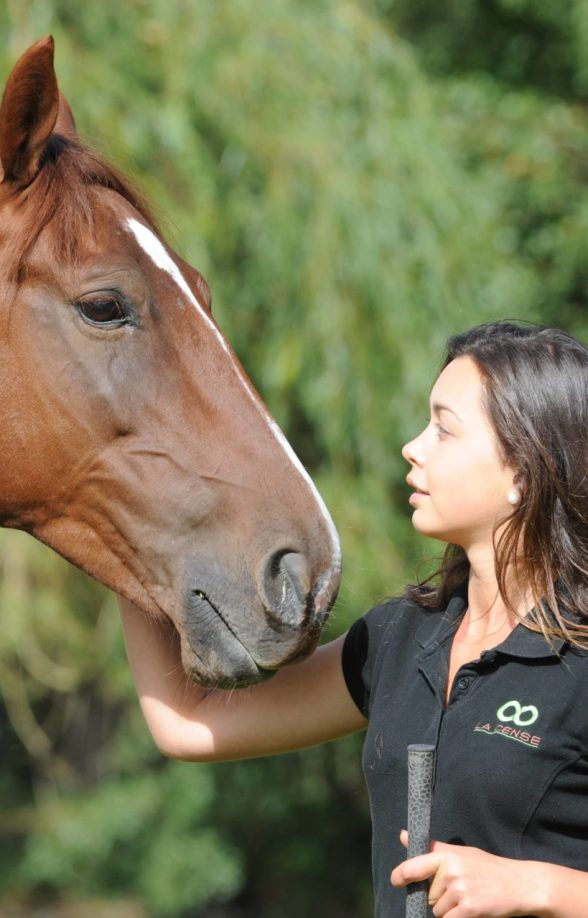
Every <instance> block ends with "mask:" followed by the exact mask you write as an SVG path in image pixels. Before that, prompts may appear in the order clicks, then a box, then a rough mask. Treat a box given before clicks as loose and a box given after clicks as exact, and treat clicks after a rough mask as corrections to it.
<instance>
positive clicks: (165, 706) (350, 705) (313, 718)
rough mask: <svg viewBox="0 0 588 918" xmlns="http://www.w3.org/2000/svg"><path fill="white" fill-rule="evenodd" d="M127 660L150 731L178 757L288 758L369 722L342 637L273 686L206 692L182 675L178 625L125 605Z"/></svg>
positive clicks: (286, 671)
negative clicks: (344, 661) (345, 668)
mask: <svg viewBox="0 0 588 918" xmlns="http://www.w3.org/2000/svg"><path fill="white" fill-rule="evenodd" d="M119 605H120V610H121V615H122V621H123V628H124V634H125V643H126V647H127V654H128V657H129V662H130V665H131V670H132V673H133V676H134V679H135V684H136V687H137V693H138V695H139V701H140V703H141V708H142V710H143V715H144V717H145V720H146V721H147V726H148V727H149V730H150V731H151V734H152V736H153V739H154V740H155V743H156V744H157V746H158V747H159V749H160V750H161V751H162V752H163V753H164V755H168V756H170V757H172V758H178V759H187V760H189V761H194V762H196V761H198V762H204V761H218V760H227V759H241V758H250V757H252V756H258V755H269V754H271V753H277V752H288V751H290V750H292V749H299V748H302V747H304V746H313V745H316V744H317V743H322V742H326V741H328V740H333V739H336V738H337V737H339V736H344V735H345V734H347V733H354V732H355V731H357V730H361V729H362V728H363V727H365V725H366V720H365V718H364V717H363V715H362V714H361V712H360V711H359V710H358V709H357V707H356V705H355V703H354V702H353V700H352V699H351V697H350V695H349V692H348V691H347V687H346V685H345V681H344V679H343V673H342V669H341V649H342V646H343V638H339V639H338V640H336V641H333V642H332V643H330V644H326V645H324V646H323V647H319V648H318V649H317V650H316V651H315V652H314V653H313V654H312V655H311V656H310V657H308V658H307V659H306V660H304V661H303V662H302V663H297V664H296V665H294V666H288V667H285V668H284V669H282V670H280V671H279V672H278V673H276V675H275V676H274V677H273V678H272V679H270V680H269V681H268V682H263V683H260V684H259V685H254V686H250V687H248V688H245V689H239V690H235V691H230V692H229V691H222V690H219V689H215V690H208V689H203V688H201V687H199V686H197V685H194V684H193V683H191V682H190V681H189V680H188V679H187V678H186V676H185V675H184V672H183V670H182V664H181V660H180V647H179V640H178V637H177V634H176V631H175V630H174V628H173V627H172V626H171V625H168V624H162V623H159V622H156V621H153V620H152V619H149V618H148V617H147V616H146V615H145V614H144V613H143V612H141V611H140V610H139V609H137V608H136V607H135V606H133V605H132V604H131V603H129V602H128V601H127V600H124V599H120V598H119Z"/></svg>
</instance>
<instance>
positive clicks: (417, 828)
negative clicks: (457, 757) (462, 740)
mask: <svg viewBox="0 0 588 918" xmlns="http://www.w3.org/2000/svg"><path fill="white" fill-rule="evenodd" d="M434 765H435V747H434V746H425V745H414V746H409V747H408V824H407V829H408V853H407V857H416V856H417V855H419V854H426V853H427V851H428V850H429V841H430V838H429V833H430V829H431V800H432V797H433V769H434ZM428 886H429V884H428V882H427V881H426V880H425V881H424V882H422V883H411V884H410V886H407V888H406V918H426V916H427V914H428V913H429V912H428V902H427V894H428Z"/></svg>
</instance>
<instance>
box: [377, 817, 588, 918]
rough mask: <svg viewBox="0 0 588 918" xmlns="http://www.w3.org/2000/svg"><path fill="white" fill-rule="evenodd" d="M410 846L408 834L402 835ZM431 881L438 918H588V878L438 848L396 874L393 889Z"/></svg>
mask: <svg viewBox="0 0 588 918" xmlns="http://www.w3.org/2000/svg"><path fill="white" fill-rule="evenodd" d="M401 840H402V841H403V843H404V844H406V840H407V836H406V833H404V832H403V833H402V834H401ZM419 880H431V886H430V889H429V902H430V903H431V905H432V909H433V914H434V915H435V918H510V916H512V915H535V916H537V918H588V873H585V872H584V871H583V870H572V869H571V868H569V867H561V866H559V865H558V864H546V863H543V862H542V861H518V860H511V859H510V858H506V857H497V856H496V855H494V854H489V853H488V852H487V851H481V850H480V849H479V848H468V847H463V846H461V845H446V844H443V843H441V842H434V843H433V844H432V845H431V852H430V853H429V854H423V855H421V856H419V857H413V858H411V859H410V860H407V861H405V862H404V863H402V864H400V865H399V866H398V867H396V868H395V869H394V870H393V872H392V883H393V885H394V886H406V885H407V884H408V883H414V882H417V881H419Z"/></svg>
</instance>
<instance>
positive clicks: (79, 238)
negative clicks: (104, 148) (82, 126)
mask: <svg viewBox="0 0 588 918" xmlns="http://www.w3.org/2000/svg"><path fill="white" fill-rule="evenodd" d="M97 187H99V188H107V189H110V190H111V191H115V192H116V193H117V194H119V195H121V197H123V198H124V199H125V200H126V201H128V202H129V203H130V204H131V205H132V206H133V207H134V208H135V209H136V210H137V211H138V212H139V214H140V215H141V216H142V217H143V219H144V220H145V221H146V223H147V224H148V226H149V227H150V228H151V229H152V230H153V231H154V232H156V233H157V234H158V235H160V231H159V227H158V224H157V221H156V219H155V217H154V215H153V213H152V211H151V208H150V206H149V204H148V203H147V201H146V200H145V198H144V197H143V195H142V194H141V193H140V192H139V191H138V190H137V189H136V188H135V187H134V186H133V184H132V183H131V182H130V180H129V179H128V178H126V176H124V175H123V174H122V173H121V172H119V171H118V170H117V169H116V168H115V167H114V166H112V165H111V164H110V163H109V162H107V161H106V160H105V159H103V158H102V157H101V156H99V155H98V154H97V153H95V152H94V151H93V150H90V149H89V148H88V147H86V146H84V145H83V144H82V143H80V141H79V140H78V139H77V138H74V137H69V136H68V137H66V136H64V135H62V134H52V135H51V137H50V138H49V141H48V142H47V145H46V147H45V150H44V151H43V156H42V159H41V164H40V169H39V172H38V174H37V175H36V177H35V179H34V181H33V182H31V184H30V185H29V186H28V187H27V188H26V189H25V190H24V191H21V192H20V193H19V195H18V198H17V199H16V204H15V206H16V208H17V212H18V214H19V218H20V219H18V220H17V221H16V222H15V224H14V225H12V226H10V227H7V228H6V235H5V233H4V231H3V233H2V235H3V236H4V238H3V239H2V248H3V254H4V256H5V257H6V258H7V261H8V265H9V266H10V268H9V271H10V274H11V276H12V278H14V279H17V278H18V277H19V276H20V275H21V274H22V273H23V272H24V271H26V263H27V257H28V255H29V254H30V252H31V249H32V248H33V246H34V245H35V243H36V241H37V240H38V238H39V236H40V235H41V233H42V232H43V230H44V229H45V228H46V227H47V226H48V225H49V224H51V227H52V230H53V232H52V236H51V245H52V248H53V252H52V254H53V256H54V257H55V258H56V259H57V260H68V261H69V262H73V263H76V262H78V261H79V260H80V258H81V257H82V256H83V255H84V254H85V253H87V251H88V242H89V241H91V240H92V239H93V238H94V236H95V217H94V211H95V195H94V191H95V189H96V188H97Z"/></svg>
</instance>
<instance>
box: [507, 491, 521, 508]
mask: <svg viewBox="0 0 588 918" xmlns="http://www.w3.org/2000/svg"><path fill="white" fill-rule="evenodd" d="M507 500H508V502H509V504H510V505H511V507H516V506H517V504H520V502H521V495H520V494H519V492H518V491H515V490H512V491H510V492H509V495H508V498H507Z"/></svg>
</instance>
